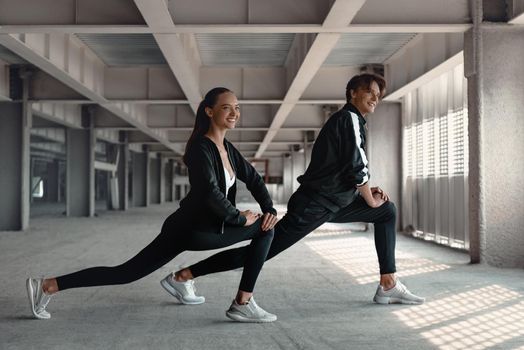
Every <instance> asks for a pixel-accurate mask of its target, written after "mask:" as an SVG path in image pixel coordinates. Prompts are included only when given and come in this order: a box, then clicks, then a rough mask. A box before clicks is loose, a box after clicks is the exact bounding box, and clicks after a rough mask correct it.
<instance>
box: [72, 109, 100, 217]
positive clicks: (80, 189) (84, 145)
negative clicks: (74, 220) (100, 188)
mask: <svg viewBox="0 0 524 350" xmlns="http://www.w3.org/2000/svg"><path fill="white" fill-rule="evenodd" d="M82 120H83V121H82V123H83V126H84V128H83V129H72V128H69V129H67V133H66V145H67V150H66V158H67V165H66V169H67V170H66V172H67V175H66V188H67V189H66V215H67V216H89V217H92V216H94V215H95V143H96V135H95V129H94V127H93V122H92V115H91V111H90V110H89V109H88V108H86V109H85V111H84V115H83V116H82Z"/></svg>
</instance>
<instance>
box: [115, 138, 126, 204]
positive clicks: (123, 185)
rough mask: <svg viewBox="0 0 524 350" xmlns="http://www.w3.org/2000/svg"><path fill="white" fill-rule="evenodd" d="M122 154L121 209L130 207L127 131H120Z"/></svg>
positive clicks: (120, 173) (118, 171)
mask: <svg viewBox="0 0 524 350" xmlns="http://www.w3.org/2000/svg"><path fill="white" fill-rule="evenodd" d="M118 147H119V148H120V150H119V152H120V156H119V158H118V169H117V174H116V176H117V178H118V196H119V199H118V204H119V208H118V209H119V210H127V209H129V200H128V198H129V144H128V142H127V133H126V132H125V131H120V145H118Z"/></svg>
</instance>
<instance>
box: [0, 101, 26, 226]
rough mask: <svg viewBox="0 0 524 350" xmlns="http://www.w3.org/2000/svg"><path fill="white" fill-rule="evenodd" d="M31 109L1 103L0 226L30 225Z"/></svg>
mask: <svg viewBox="0 0 524 350" xmlns="http://www.w3.org/2000/svg"><path fill="white" fill-rule="evenodd" d="M31 121H32V116H31V109H30V108H29V106H28V104H27V103H26V104H25V106H24V104H23V103H11V102H5V103H0V164H2V166H0V193H1V195H0V213H2V215H0V230H25V229H27V228H28V227H29V208H30V200H31V188H30V181H29V180H30V160H29V152H30V130H31Z"/></svg>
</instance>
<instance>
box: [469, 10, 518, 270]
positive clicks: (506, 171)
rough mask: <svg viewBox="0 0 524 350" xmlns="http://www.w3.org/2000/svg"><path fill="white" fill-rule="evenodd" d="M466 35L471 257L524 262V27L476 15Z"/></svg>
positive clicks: (509, 264) (492, 261)
mask: <svg viewBox="0 0 524 350" xmlns="http://www.w3.org/2000/svg"><path fill="white" fill-rule="evenodd" d="M477 5H478V6H480V5H479V4H477ZM481 15H482V14H481V13H480V15H479V16H480V17H481ZM464 41H465V50H464V62H465V69H464V70H465V75H466V78H467V79H468V113H469V118H468V120H469V124H468V127H469V150H470V156H469V193H470V198H469V234H470V241H471V245H470V253H471V261H472V262H486V263H488V264H490V265H494V266H499V267H517V268H524V254H523V252H524V234H523V232H522V227H524V215H523V213H524V203H523V201H522V197H523V195H524V188H523V187H522V186H521V185H520V184H522V183H523V181H524V171H523V169H524V157H522V154H523V152H524V137H522V134H523V132H524V118H523V117H522V111H523V110H524V83H523V81H524V65H522V57H524V28H523V27H520V26H510V25H508V26H492V27H491V26H481V25H480V24H479V20H478V19H477V21H476V25H475V26H474V27H473V29H471V30H469V31H468V32H467V33H466V34H465V40H464Z"/></svg>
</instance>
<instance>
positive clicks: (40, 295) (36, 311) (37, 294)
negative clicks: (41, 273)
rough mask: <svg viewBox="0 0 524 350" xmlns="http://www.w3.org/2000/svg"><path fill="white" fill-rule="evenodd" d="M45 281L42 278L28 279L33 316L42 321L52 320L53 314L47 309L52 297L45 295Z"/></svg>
mask: <svg viewBox="0 0 524 350" xmlns="http://www.w3.org/2000/svg"><path fill="white" fill-rule="evenodd" d="M43 281H44V280H43V279H41V278H40V279H36V278H28V279H27V281H26V288H27V296H28V297H29V303H30V305H31V312H32V313H33V316H34V317H35V318H38V319H41V320H47V319H50V318H51V314H50V313H49V312H47V311H46V309H45V308H46V307H47V304H49V300H51V295H49V294H45V293H44V291H43V289H42V282H43Z"/></svg>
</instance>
